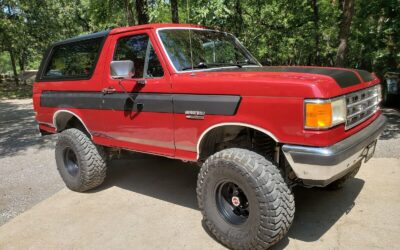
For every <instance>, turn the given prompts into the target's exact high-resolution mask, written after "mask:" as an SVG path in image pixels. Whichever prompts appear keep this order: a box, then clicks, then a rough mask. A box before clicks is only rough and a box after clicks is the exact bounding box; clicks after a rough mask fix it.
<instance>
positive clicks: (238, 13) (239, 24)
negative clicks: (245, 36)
mask: <svg viewBox="0 0 400 250" xmlns="http://www.w3.org/2000/svg"><path fill="white" fill-rule="evenodd" d="M235 9H236V13H235V15H236V16H237V20H236V29H235V35H236V36H239V35H240V34H242V31H243V23H244V21H243V10H242V5H241V4H240V0H236V3H235Z"/></svg>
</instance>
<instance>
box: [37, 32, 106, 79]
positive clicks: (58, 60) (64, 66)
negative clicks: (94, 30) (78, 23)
mask: <svg viewBox="0 0 400 250" xmlns="http://www.w3.org/2000/svg"><path fill="white" fill-rule="evenodd" d="M102 41H103V38H96V39H91V40H87V41H83V42H77V43H71V44H64V45H59V46H56V47H54V49H53V53H52V56H51V59H50V62H49V64H48V65H47V67H46V70H45V72H44V78H57V79H63V78H66V79H67V78H88V77H90V76H91V75H92V72H93V70H94V68H95V67H96V59H97V56H98V54H99V52H100V51H99V50H100V47H101V43H102Z"/></svg>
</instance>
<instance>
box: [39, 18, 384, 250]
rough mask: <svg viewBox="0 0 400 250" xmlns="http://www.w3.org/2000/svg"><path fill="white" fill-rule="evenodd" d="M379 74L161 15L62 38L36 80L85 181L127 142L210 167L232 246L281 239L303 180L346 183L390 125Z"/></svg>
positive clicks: (204, 181)
mask: <svg viewBox="0 0 400 250" xmlns="http://www.w3.org/2000/svg"><path fill="white" fill-rule="evenodd" d="M380 99H381V89H380V85H379V79H377V77H376V76H375V75H374V74H370V73H368V72H366V71H362V70H352V69H340V68H322V67H263V66H261V65H260V63H259V62H257V60H256V59H255V58H254V57H253V56H252V55H251V54H250V53H249V52H248V51H247V50H246V48H244V47H243V46H242V45H241V44H240V42H239V41H238V40H237V39H236V38H235V37H233V36H232V35H230V34H227V33H224V32H219V31H214V30H209V29H206V28H202V27H199V26H193V25H169V24H168V25H166V24H162V25H161V24H157V25H155V24H153V25H142V26H136V27H128V28H117V29H113V30H110V31H105V32H100V33H94V34H90V35H86V36H80V37H76V38H72V39H69V40H66V41H62V42H58V43H55V44H53V45H52V46H51V47H50V48H49V50H48V52H47V53H46V55H45V56H44V59H43V61H42V64H41V66H40V70H39V72H38V75H37V79H36V82H35V84H34V95H33V100H34V108H35V111H36V119H37V121H38V123H39V129H40V131H41V133H42V134H48V133H60V135H59V137H58V142H57V144H56V149H55V151H56V162H57V167H58V170H59V172H60V174H61V176H62V178H63V180H64V182H65V184H66V185H67V186H68V187H69V188H70V189H72V190H75V191H79V192H83V191H86V190H89V189H91V188H94V187H96V186H98V185H100V184H101V183H102V182H103V180H104V178H105V177H106V168H107V164H106V162H107V159H108V158H109V157H110V156H111V155H113V154H115V153H116V152H119V151H120V150H121V149H124V150H131V151H138V152H144V153H149V154H156V155H162V156H166V157H170V158H175V159H181V160H184V161H191V162H198V163H200V164H201V165H202V167H201V170H200V173H199V177H198V182H197V198H198V204H199V207H200V209H201V211H202V214H203V216H204V220H205V224H206V225H207V227H208V228H209V229H210V232H212V234H214V236H215V237H216V238H217V239H218V240H219V241H220V242H222V243H223V244H225V245H226V246H228V247H230V248H235V249H236V248H245V249H253V248H268V247H270V246H272V245H273V244H275V243H276V242H278V241H279V240H280V239H282V238H283V237H284V236H285V234H286V233H287V231H288V230H289V227H290V225H291V223H292V221H293V217H294V211H295V204H294V197H293V194H292V191H291V187H292V186H294V185H304V186H319V187H325V186H327V187H329V188H338V187H340V186H341V185H342V184H343V182H344V181H345V180H346V179H348V178H350V177H352V176H354V175H355V174H356V173H357V171H358V169H359V167H360V166H361V163H362V161H367V160H368V159H369V158H370V157H371V156H372V155H373V153H374V149H375V145H376V138H377V137H378V135H379V134H380V133H381V131H382V130H383V128H384V124H385V118H384V116H383V115H381V111H380V110H379V102H380Z"/></svg>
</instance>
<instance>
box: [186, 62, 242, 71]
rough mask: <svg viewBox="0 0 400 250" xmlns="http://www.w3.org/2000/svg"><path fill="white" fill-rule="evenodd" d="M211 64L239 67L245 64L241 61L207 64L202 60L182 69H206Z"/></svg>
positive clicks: (211, 64)
mask: <svg viewBox="0 0 400 250" xmlns="http://www.w3.org/2000/svg"><path fill="white" fill-rule="evenodd" d="M209 66H211V67H212V66H236V67H238V68H241V67H243V64H240V63H208V64H205V63H203V62H201V63H199V64H197V65H194V66H193V67H192V66H189V67H184V68H182V69H181V70H189V69H206V68H208V67H209Z"/></svg>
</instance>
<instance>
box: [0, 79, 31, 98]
mask: <svg viewBox="0 0 400 250" xmlns="http://www.w3.org/2000/svg"><path fill="white" fill-rule="evenodd" d="M31 97H32V83H27V84H22V83H20V84H19V85H18V86H17V85H16V84H15V82H10V81H6V82H5V81H3V82H0V99H23V98H31Z"/></svg>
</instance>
